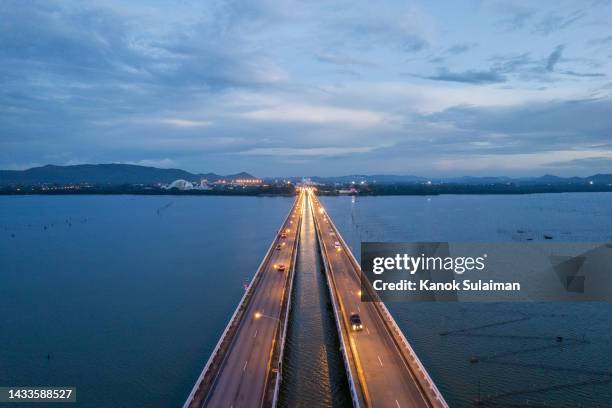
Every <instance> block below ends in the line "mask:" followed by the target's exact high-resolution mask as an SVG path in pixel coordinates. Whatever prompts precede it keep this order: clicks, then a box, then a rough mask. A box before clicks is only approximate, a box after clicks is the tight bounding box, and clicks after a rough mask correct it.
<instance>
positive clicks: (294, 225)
mask: <svg viewBox="0 0 612 408" xmlns="http://www.w3.org/2000/svg"><path fill="white" fill-rule="evenodd" d="M303 200H304V194H299V195H298V198H297V199H296V202H295V204H294V206H293V207H292V209H291V212H290V215H289V216H288V217H287V219H286V220H285V222H284V223H283V225H282V227H281V229H280V230H279V231H282V232H285V233H286V237H285V238H282V237H281V233H280V232H279V234H278V235H277V236H276V238H275V239H274V242H273V243H272V245H271V247H270V250H269V251H268V254H267V255H266V259H264V262H263V263H262V265H261V267H260V270H259V271H258V272H257V274H260V276H259V280H258V281H257V282H256V283H254V284H253V292H252V295H251V296H250V298H249V299H246V302H245V303H246V305H244V307H243V309H242V310H244V313H240V314H239V315H240V316H241V317H240V318H236V319H235V320H238V321H237V322H235V324H236V325H237V327H236V329H235V332H234V334H233V336H231V339H229V340H227V342H228V343H229V345H228V346H226V349H224V350H222V352H220V353H218V356H217V359H218V361H219V362H218V363H217V364H210V363H209V364H210V367H209V365H207V368H205V370H204V372H203V373H202V375H201V376H200V379H199V380H198V382H197V383H196V385H195V387H194V390H193V391H192V393H191V395H190V397H189V399H188V400H187V402H186V403H185V407H234V408H239V407H260V406H262V405H268V404H269V402H270V401H269V400H268V399H267V398H269V395H270V387H272V388H273V387H274V381H271V380H270V377H271V376H272V375H276V374H278V368H277V366H278V364H274V363H273V361H272V360H273V351H274V350H276V351H275V352H276V353H278V351H279V350H278V349H279V348H280V347H279V338H280V334H281V332H282V329H283V327H284V325H281V321H282V319H283V316H285V315H286V313H287V310H286V308H287V303H288V302H287V299H286V297H287V296H289V293H288V292H289V291H288V290H287V289H288V288H289V287H290V278H292V277H293V274H292V273H291V271H292V268H293V265H292V263H293V261H294V253H295V251H296V247H297V245H296V244H297V242H296V240H297V238H298V232H299V228H298V226H299V224H300V223H301V218H302V217H301V215H302V212H303V208H304V206H303V205H302V203H303ZM277 245H281V249H280V250H278V249H277ZM281 264H282V265H285V269H284V271H281V270H279V268H278V266H279V265H281ZM257 277H258V276H256V277H255V278H254V280H257ZM240 308H241V306H240V305H239V307H238V310H237V312H238V311H239V310H240ZM235 316H238V315H235ZM231 324H232V322H230V325H229V326H228V327H230V326H231ZM222 343H223V337H222V339H221V340H220V344H222ZM275 347H276V349H275ZM214 354H215V353H214V352H213V356H211V360H212V359H214V357H215V356H214ZM281 354H282V352H281Z"/></svg>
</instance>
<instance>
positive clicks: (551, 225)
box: [321, 193, 612, 407]
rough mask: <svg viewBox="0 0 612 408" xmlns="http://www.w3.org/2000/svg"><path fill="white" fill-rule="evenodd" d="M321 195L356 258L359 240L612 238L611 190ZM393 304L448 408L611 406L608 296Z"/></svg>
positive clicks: (611, 309) (610, 305)
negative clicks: (479, 404) (481, 403)
mask: <svg viewBox="0 0 612 408" xmlns="http://www.w3.org/2000/svg"><path fill="white" fill-rule="evenodd" d="M321 201H322V202H323V204H324V205H325V206H326V208H327V210H328V212H329V214H330V215H331V217H332V219H333V220H334V222H335V223H336V225H337V226H338V228H339V229H340V230H341V231H342V233H343V236H344V238H345V239H346V240H347V243H348V244H349V245H351V246H352V247H353V248H357V251H355V255H356V256H358V252H359V250H358V248H359V245H360V242H361V241H517V240H526V239H528V238H531V239H533V240H543V236H544V235H545V234H546V235H551V236H553V240H558V241H608V242H611V241H612V194H610V193H595V194H593V193H591V194H579V193H577V194H548V195H525V196H437V197H409V196H404V197H359V198H357V199H356V200H353V199H352V198H351V197H322V199H321ZM388 306H389V309H390V310H391V312H392V313H393V314H394V316H395V318H396V319H397V321H398V324H399V325H400V326H401V327H402V330H403V331H404V333H405V334H406V336H407V337H408V339H409V340H410V341H411V343H412V344H413V347H414V348H415V349H416V351H417V353H418V354H419V356H420V358H421V360H422V361H423V362H424V364H425V365H426V366H427V368H428V370H429V372H430V374H431V376H432V377H433V378H434V380H435V381H436V383H437V385H438V387H439V388H440V390H441V391H442V393H443V394H444V395H445V397H446V399H447V401H448V402H449V404H450V405H451V406H452V407H470V406H473V402H474V401H475V400H476V399H477V398H478V396H479V395H480V398H481V399H488V401H489V402H490V403H491V405H495V406H526V405H529V406H566V407H567V406H571V407H579V406H585V407H596V406H600V407H611V406H612V303H574V304H571V303H548V304H528V303H525V304H523V303H494V304H490V303H487V304H484V303H483V304H469V303H399V302H396V303H389V305H388ZM484 325H488V326H487V327H486V328H482V327H481V326H484ZM489 325H490V326H489ZM465 329H468V330H465ZM452 330H455V332H454V333H451V334H449V335H446V336H441V335H440V333H442V332H447V331H452ZM458 330H461V331H458ZM557 336H562V337H563V338H564V341H563V342H561V343H559V342H557ZM472 357H478V358H479V359H480V362H478V363H470V359H471V358H472Z"/></svg>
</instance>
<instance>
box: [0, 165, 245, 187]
mask: <svg viewBox="0 0 612 408" xmlns="http://www.w3.org/2000/svg"><path fill="white" fill-rule="evenodd" d="M236 178H254V177H253V176H251V175H250V174H248V173H239V174H236V175H230V176H220V175H218V174H215V173H207V174H194V173H190V172H188V171H185V170H180V169H159V168H156V167H147V166H138V165H134V164H80V165H74V166H54V165H47V166H42V167H33V168H31V169H27V170H0V185H4V186H6V185H22V186H26V185H39V184H79V183H89V184H96V185H100V184H108V185H118V184H156V183H170V182H172V181H174V180H178V179H184V180H188V181H195V182H199V181H200V180H201V179H207V180H208V181H217V180H221V179H226V180H233V179H236Z"/></svg>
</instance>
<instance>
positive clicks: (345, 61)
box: [316, 53, 375, 67]
mask: <svg viewBox="0 0 612 408" xmlns="http://www.w3.org/2000/svg"><path fill="white" fill-rule="evenodd" d="M316 59H317V60H318V61H321V62H325V63H328V64H335V65H355V66H362V67H372V66H374V65H375V64H373V63H372V62H369V61H365V60H360V59H358V58H352V57H349V56H346V55H339V54H329V53H320V54H318V55H317V56H316Z"/></svg>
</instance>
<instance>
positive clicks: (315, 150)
mask: <svg viewBox="0 0 612 408" xmlns="http://www.w3.org/2000/svg"><path fill="white" fill-rule="evenodd" d="M382 147H386V146H378V147H370V146H365V147H346V146H344V147H302V148H291V147H258V148H255V149H250V150H246V151H244V152H241V154H243V155H247V156H311V157H313V156H314V157H335V156H346V155H349V154H357V153H370V152H372V151H374V150H376V149H380V148H382Z"/></svg>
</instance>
